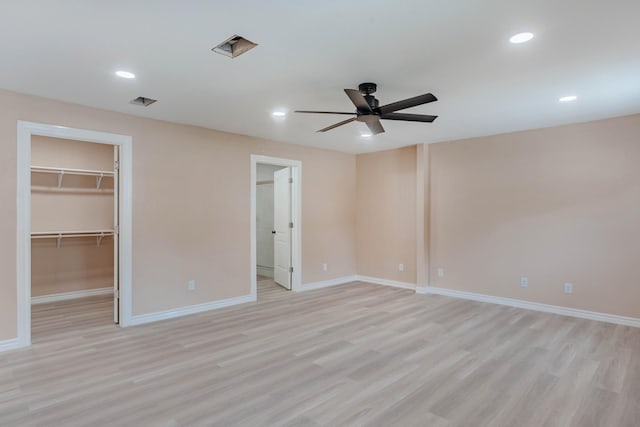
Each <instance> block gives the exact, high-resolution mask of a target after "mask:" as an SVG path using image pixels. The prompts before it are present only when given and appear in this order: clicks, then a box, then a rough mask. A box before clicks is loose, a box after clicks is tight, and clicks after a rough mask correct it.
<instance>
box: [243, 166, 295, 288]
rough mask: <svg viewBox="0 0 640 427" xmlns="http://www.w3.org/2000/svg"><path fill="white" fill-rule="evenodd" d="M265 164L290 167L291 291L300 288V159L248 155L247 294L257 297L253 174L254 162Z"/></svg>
mask: <svg viewBox="0 0 640 427" xmlns="http://www.w3.org/2000/svg"><path fill="white" fill-rule="evenodd" d="M258 164H266V165H274V166H284V167H290V168H291V176H292V177H293V184H292V188H291V221H292V222H293V230H292V234H291V265H292V266H293V273H292V274H291V290H292V291H294V292H298V291H301V290H302V289H301V288H302V162H301V161H299V160H292V159H284V158H279V157H270V156H262V155H257V154H252V155H251V191H250V199H251V200H250V203H251V210H250V223H251V224H250V230H251V232H250V234H251V256H250V259H251V266H250V271H251V296H252V297H253V298H257V296H258V281H257V277H256V276H257V266H256V262H257V255H256V251H257V248H256V176H257V165H258Z"/></svg>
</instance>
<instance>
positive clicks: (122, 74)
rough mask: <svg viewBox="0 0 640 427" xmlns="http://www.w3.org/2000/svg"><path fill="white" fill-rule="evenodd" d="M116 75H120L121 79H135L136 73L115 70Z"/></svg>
mask: <svg viewBox="0 0 640 427" xmlns="http://www.w3.org/2000/svg"><path fill="white" fill-rule="evenodd" d="M116 76H118V77H122V78H123V79H135V78H136V75H135V74H133V73H130V72H129V71H122V70H121V71H116Z"/></svg>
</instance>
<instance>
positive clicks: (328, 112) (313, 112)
mask: <svg viewBox="0 0 640 427" xmlns="http://www.w3.org/2000/svg"><path fill="white" fill-rule="evenodd" d="M294 113H310V114H344V115H347V116H355V113H343V112H339V111H305V110H296V111H294Z"/></svg>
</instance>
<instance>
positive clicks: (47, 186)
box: [31, 136, 118, 340]
mask: <svg viewBox="0 0 640 427" xmlns="http://www.w3.org/2000/svg"><path fill="white" fill-rule="evenodd" d="M117 159H118V153H117V147H116V146H113V145H108V144H97V143H90V142H83V141H76V140H68V139H59V138H51V137H44V136H33V137H32V139H31V297H32V299H31V301H32V328H33V335H34V340H37V337H38V335H47V333H60V332H64V330H65V328H66V327H72V326H73V324H74V323H76V324H77V323H85V324H86V322H95V323H97V324H105V323H109V322H116V323H117V322H118V311H117V304H116V303H115V299H114V288H115V289H117V277H118V274H117V273H118V271H117V270H118V262H117V260H118V256H117V249H118V244H117V237H118V233H117V227H118V206H117V200H118V195H117V189H118V185H117V183H118V167H117Z"/></svg>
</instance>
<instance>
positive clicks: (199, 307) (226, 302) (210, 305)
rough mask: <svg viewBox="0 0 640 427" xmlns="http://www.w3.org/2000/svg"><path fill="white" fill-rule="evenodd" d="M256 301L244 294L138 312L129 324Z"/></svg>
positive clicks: (172, 317) (138, 323)
mask: <svg viewBox="0 0 640 427" xmlns="http://www.w3.org/2000/svg"><path fill="white" fill-rule="evenodd" d="M254 301H256V297H255V295H244V296H241V297H235V298H227V299H223V300H219V301H212V302H207V303H204V304H196V305H190V306H187V307H181V308H175V309H171V310H166V311H159V312H156V313H149V314H140V315H138V316H133V317H132V318H131V323H129V324H130V325H143V324H145V323H152V322H157V321H159V320H166V319H174V318H176V317H182V316H188V315H190V314H196V313H202V312H205V311H211V310H217V309H220V308H225V307H231V306H234V305H238V304H245V303H248V302H254Z"/></svg>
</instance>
